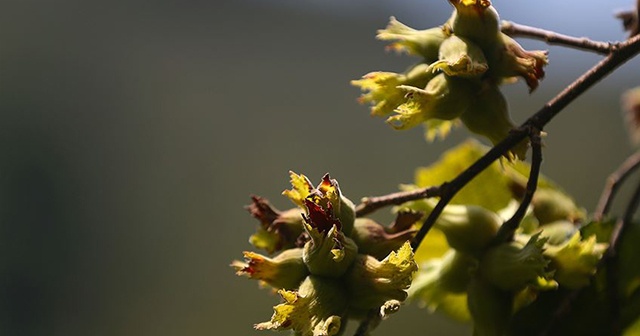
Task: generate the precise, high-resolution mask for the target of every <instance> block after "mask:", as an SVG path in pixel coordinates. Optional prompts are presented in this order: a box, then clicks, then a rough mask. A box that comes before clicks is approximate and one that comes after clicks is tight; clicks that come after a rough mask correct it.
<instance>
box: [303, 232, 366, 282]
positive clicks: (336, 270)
mask: <svg viewBox="0 0 640 336" xmlns="http://www.w3.org/2000/svg"><path fill="white" fill-rule="evenodd" d="M305 229H306V230H307V233H308V234H309V237H310V238H311V240H309V241H308V242H306V243H305V245H304V247H303V252H302V260H303V261H304V263H305V265H306V266H307V268H308V269H309V272H310V273H311V274H313V275H320V276H325V277H330V278H338V277H341V276H342V275H343V274H344V273H345V272H346V271H347V269H348V268H349V267H350V266H351V264H352V263H353V262H354V260H355V258H356V256H357V255H358V246H357V245H356V243H355V242H354V241H353V240H352V239H351V238H349V237H346V236H345V235H344V233H342V232H341V231H340V230H338V228H337V227H336V226H333V227H332V228H331V229H330V230H329V231H328V232H319V231H318V230H316V229H315V228H313V227H311V226H310V225H308V224H305Z"/></svg>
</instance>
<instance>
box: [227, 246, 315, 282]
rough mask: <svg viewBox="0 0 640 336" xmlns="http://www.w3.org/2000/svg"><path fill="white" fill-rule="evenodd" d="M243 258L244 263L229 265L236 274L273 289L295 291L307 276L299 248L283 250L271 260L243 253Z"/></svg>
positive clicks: (307, 272) (250, 253) (238, 262)
mask: <svg viewBox="0 0 640 336" xmlns="http://www.w3.org/2000/svg"><path fill="white" fill-rule="evenodd" d="M244 258H245V261H244V262H242V261H238V260H236V261H234V262H233V263H231V267H233V268H235V269H236V274H237V275H240V276H246V277H248V278H250V279H256V280H260V281H262V282H264V283H266V284H268V285H269V286H271V287H273V288H277V289H281V288H284V289H288V290H291V289H296V288H298V286H299V285H300V282H302V280H304V278H306V277H307V275H309V270H308V269H307V267H306V266H305V264H304V262H303V261H302V249H300V248H295V249H289V250H284V251H282V253H280V254H278V255H277V256H276V257H275V258H273V259H272V258H268V257H265V256H263V255H260V254H258V253H254V252H244Z"/></svg>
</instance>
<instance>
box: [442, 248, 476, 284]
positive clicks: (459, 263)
mask: <svg viewBox="0 0 640 336" xmlns="http://www.w3.org/2000/svg"><path fill="white" fill-rule="evenodd" d="M442 259H443V263H442V268H441V269H440V278H439V279H438V282H439V283H440V286H441V287H442V288H443V289H444V290H446V291H449V292H451V293H462V292H465V291H466V290H467V287H468V286H469V281H470V280H471V270H474V269H476V268H477V267H478V260H477V259H476V258H474V257H472V256H470V255H468V254H465V253H462V252H458V251H456V250H451V252H448V253H447V254H445V255H444V256H443V258H442Z"/></svg>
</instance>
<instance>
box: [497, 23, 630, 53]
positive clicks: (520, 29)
mask: <svg viewBox="0 0 640 336" xmlns="http://www.w3.org/2000/svg"><path fill="white" fill-rule="evenodd" d="M500 29H501V30H502V32H503V33H505V34H507V35H509V36H521V37H529V38H533V39H537V40H542V41H544V42H546V43H548V44H552V45H553V44H555V45H560V46H565V47H570V48H575V49H580V50H586V51H591V52H595V53H598V54H603V55H608V54H609V53H611V52H612V51H615V50H616V48H617V47H618V44H616V43H608V42H600V41H593V40H591V39H588V38H586V37H573V36H568V35H563V34H558V33H556V32H553V31H549V30H544V29H540V28H536V27H530V26H525V25H522V24H518V23H515V22H511V21H502V23H501V26H500Z"/></svg>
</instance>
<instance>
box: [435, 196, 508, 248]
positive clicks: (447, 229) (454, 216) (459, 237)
mask: <svg viewBox="0 0 640 336" xmlns="http://www.w3.org/2000/svg"><path fill="white" fill-rule="evenodd" d="M500 225H502V220H501V219H500V217H499V216H498V215H497V214H496V213H494V212H493V211H490V210H487V209H485V208H483V207H480V206H477V205H456V204H449V205H447V206H446V207H445V208H444V210H443V211H442V214H441V215H440V217H439V218H438V219H437V220H436V222H435V225H434V226H435V228H437V229H439V230H440V231H442V232H443V233H444V235H445V237H446V238H447V242H448V243H449V246H451V248H453V249H455V250H457V251H460V252H462V253H466V254H469V255H472V256H479V255H480V254H482V252H483V251H484V249H485V248H486V247H487V246H488V245H489V243H490V242H491V240H492V239H493V237H495V235H496V233H497V232H498V229H499V228H500Z"/></svg>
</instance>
